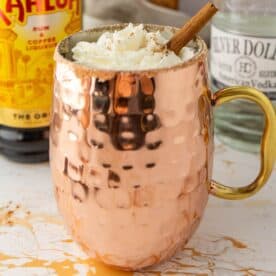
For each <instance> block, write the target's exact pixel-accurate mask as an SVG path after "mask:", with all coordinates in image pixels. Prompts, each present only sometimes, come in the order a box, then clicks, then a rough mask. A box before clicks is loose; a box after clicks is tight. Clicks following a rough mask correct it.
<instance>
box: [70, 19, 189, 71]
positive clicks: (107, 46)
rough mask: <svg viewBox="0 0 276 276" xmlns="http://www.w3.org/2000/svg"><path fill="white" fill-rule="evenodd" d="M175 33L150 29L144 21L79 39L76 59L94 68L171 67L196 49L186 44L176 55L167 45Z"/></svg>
mask: <svg viewBox="0 0 276 276" xmlns="http://www.w3.org/2000/svg"><path fill="white" fill-rule="evenodd" d="M172 35H173V33H172V32H171V31H169V30H166V31H163V32H160V31H157V32H148V31H146V30H145V29H144V26H143V25H138V26H134V25H133V24H129V25H128V26H127V27H126V28H124V29H122V30H120V31H115V32H105V33H103V34H102V35H101V36H100V38H99V39H98V40H97V42H92V43H90V42H85V41H81V42H78V43H77V45H76V46H75V47H74V48H73V49H72V52H73V58H74V60H75V61H76V62H77V63H80V64H83V65H86V66H88V67H91V68H95V69H109V70H148V69H156V68H164V67H170V66H174V65H177V64H180V63H182V62H183V61H186V60H189V59H191V58H192V57H193V56H194V55H195V49H194V48H191V47H183V49H182V50H181V51H180V53H179V55H178V56H177V55H176V54H175V53H174V52H173V51H170V50H168V49H167V48H166V46H165V45H166V43H167V42H168V41H169V39H170V38H171V37H172Z"/></svg>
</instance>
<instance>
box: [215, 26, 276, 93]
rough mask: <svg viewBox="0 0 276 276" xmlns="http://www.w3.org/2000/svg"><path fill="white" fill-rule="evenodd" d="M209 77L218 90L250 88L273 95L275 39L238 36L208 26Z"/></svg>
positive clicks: (275, 83) (275, 88)
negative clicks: (209, 47)
mask: <svg viewBox="0 0 276 276" xmlns="http://www.w3.org/2000/svg"><path fill="white" fill-rule="evenodd" d="M211 75H212V78H213V82H214V83H216V84H217V85H216V86H218V87H220V86H221V87H223V86H237V85H238V86H251V87H255V88H257V89H259V90H261V91H263V92H270V93H268V94H269V96H272V94H275V96H276V38H266V37H253V36H245V35H239V34H234V33H229V32H225V31H222V30H220V29H218V28H216V27H215V26H212V38H211ZM273 92H274V93H273ZM273 98H274V95H273Z"/></svg>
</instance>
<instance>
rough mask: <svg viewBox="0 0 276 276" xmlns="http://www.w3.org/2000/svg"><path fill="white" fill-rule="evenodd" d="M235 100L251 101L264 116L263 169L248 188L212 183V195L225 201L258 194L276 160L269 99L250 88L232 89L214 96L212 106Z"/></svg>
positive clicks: (274, 125)
mask: <svg viewBox="0 0 276 276" xmlns="http://www.w3.org/2000/svg"><path fill="white" fill-rule="evenodd" d="M234 99H245V100H250V101H253V102H255V103H256V104H258V105H259V106H260V107H261V108H262V110H263V112H264V114H265V121H266V126H265V130H264V134H263V138H262V143H261V168H260V172H259V174H258V176H257V178H256V179H255V180H254V181H253V182H252V183H251V184H249V185H248V186H245V187H240V188H233V187H229V186H224V185H222V184H220V183H218V182H216V181H211V183H210V193H211V194H212V195H214V196H216V197H219V198H224V199H231V200H237V199H244V198H248V197H250V196H252V195H254V194H255V193H257V192H258V191H259V190H260V189H261V188H262V187H263V186H264V185H265V183H266V182H267V180H268V178H269V176H270V175H271V173H272V170H273V168H274V163H275V159H276V146H274V144H275V143H276V115H275V111H274V108H273V106H272V104H271V102H270V101H269V99H268V98H267V97H266V96H265V95H264V94H263V93H261V92H260V91H258V90H257V89H254V88H249V87H230V88H225V89H222V90H220V91H218V92H216V93H215V94H214V95H213V99H212V105H213V106H219V105H221V104H224V103H227V102H229V101H232V100H234Z"/></svg>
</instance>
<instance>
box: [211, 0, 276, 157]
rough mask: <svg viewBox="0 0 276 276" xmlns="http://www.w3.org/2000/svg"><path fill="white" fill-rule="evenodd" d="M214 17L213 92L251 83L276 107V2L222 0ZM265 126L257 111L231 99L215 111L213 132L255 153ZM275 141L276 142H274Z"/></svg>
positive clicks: (242, 102)
mask: <svg viewBox="0 0 276 276" xmlns="http://www.w3.org/2000/svg"><path fill="white" fill-rule="evenodd" d="M216 4H217V5H218V6H219V8H220V11H221V12H219V13H217V15H216V16H215V17H214V19H213V21H212V35H211V78H212V85H213V89H214V91H216V90H218V89H220V88H223V87H226V86H233V85H234V86H239V85H245V86H252V87H255V88H258V89H259V90H261V91H263V92H264V93H265V94H266V95H267V96H268V97H269V98H270V100H271V101H272V103H273V105H274V107H275V109H276V1H275V0H263V1H259V0H221V1H217V3H216ZM263 128H264V118H263V114H262V112H261V110H260V109H259V108H258V107H257V106H256V105H255V104H253V103H251V102H248V101H235V102H231V103H229V104H227V105H224V106H223V107H222V108H218V109H217V110H216V133H217V136H218V138H219V139H220V140H222V141H223V142H224V143H226V144H228V145H230V146H232V147H234V148H237V149H239V150H243V151H249V152H258V151H259V144H260V141H261V136H262V132H263ZM275 143H276V141H275Z"/></svg>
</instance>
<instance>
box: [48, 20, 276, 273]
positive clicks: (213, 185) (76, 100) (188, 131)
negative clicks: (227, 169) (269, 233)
mask: <svg viewBox="0 0 276 276" xmlns="http://www.w3.org/2000/svg"><path fill="white" fill-rule="evenodd" d="M124 26H125V25H115V26H109V27H100V28H96V29H92V30H89V31H84V32H80V33H77V34H75V35H72V36H70V37H68V38H66V39H65V40H63V41H62V42H61V43H60V44H59V45H58V47H57V50H56V54H55V60H56V72H55V88H54V106H53V113H52V124H51V142H50V144H51V151H50V159H51V169H52V176H53V180H54V184H55V194H56V199H57V202H58V206H59V209H60V211H61V213H62V214H63V216H64V218H65V221H66V224H67V226H68V227H69V229H70V230H71V233H72V235H73V237H74V239H75V240H76V241H77V242H79V244H80V245H81V246H82V248H83V249H84V250H85V251H86V252H87V253H88V254H89V255H90V256H91V257H92V258H96V259H97V260H99V261H101V262H103V263H106V264H108V265H112V266H114V267H118V268H121V269H124V270H135V269H139V268H143V267H146V266H150V265H153V264H157V263H159V262H161V261H163V260H165V259H167V258H169V257H171V256H172V255H173V254H174V253H175V252H176V251H177V250H179V249H180V248H181V247H183V245H185V243H186V242H187V241H188V240H189V238H190V237H191V236H192V235H193V233H194V231H195V230H196V228H197V227H198V225H199V222H200V220H201V218H202V215H203V212H204V209H205V206H206V203H207V200H208V195H209V194H213V195H215V196H218V197H220V198H226V199H242V198H246V197H249V196H251V195H253V194H254V193H256V192H257V191H258V190H259V189H260V188H261V187H262V186H263V185H264V184H265V182H266V181H267V180H268V178H269V175H270V173H271V171H272V169H273V165H274V161H275V147H273V141H275V138H276V135H275V113H274V109H273V107H272V105H271V104H270V102H269V100H268V99H267V98H266V97H265V96H264V95H263V94H262V93H260V92H259V91H257V90H255V89H253V88H246V87H234V88H228V89H224V90H221V91H219V92H217V93H215V94H214V95H212V94H211V92H210V88H209V84H208V66H207V48H206V46H205V44H204V42H203V41H202V40H201V39H200V38H197V39H195V40H194V41H193V42H192V43H191V46H193V47H194V48H195V49H196V51H197V53H196V55H195V56H194V58H193V59H191V60H189V61H187V62H183V63H182V64H180V65H178V66H173V67H171V68H166V69H156V70H148V71H135V70H131V68H130V70H129V71H124V72H122V71H113V70H97V69H91V68H88V67H85V66H82V65H79V64H76V63H74V62H73V60H72V54H71V49H72V47H73V46H74V45H75V44H76V43H77V42H78V41H95V40H96V39H97V38H98V37H99V36H100V35H101V34H102V33H103V32H105V31H111V30H118V29H121V28H123V27H124ZM164 28H165V27H161V26H153V25H146V29H148V30H151V31H156V30H160V31H162V30H163V29H164ZM172 30H173V31H175V29H172ZM237 98H242V99H248V100H252V101H254V102H256V103H257V104H258V105H259V106H261V107H262V109H263V111H264V114H265V118H266V129H265V133H264V137H263V141H262V152H261V169H260V172H259V175H258V176H257V178H256V180H255V181H254V182H253V183H252V184H250V185H248V186H245V187H242V188H231V187H228V186H223V185H221V184H219V183H217V182H215V181H213V180H212V163H213V151H214V148H213V139H214V134H213V108H214V107H215V106H217V105H220V104H222V103H224V102H227V101H230V100H232V99H237Z"/></svg>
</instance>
